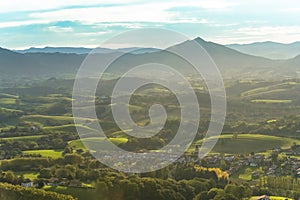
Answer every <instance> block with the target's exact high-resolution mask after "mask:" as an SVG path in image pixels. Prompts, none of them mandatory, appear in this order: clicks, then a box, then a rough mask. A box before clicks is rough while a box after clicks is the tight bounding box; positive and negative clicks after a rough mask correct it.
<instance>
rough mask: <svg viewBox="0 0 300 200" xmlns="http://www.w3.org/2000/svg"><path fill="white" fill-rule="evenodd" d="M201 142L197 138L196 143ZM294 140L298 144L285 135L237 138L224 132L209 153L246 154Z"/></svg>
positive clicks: (286, 143)
mask: <svg viewBox="0 0 300 200" xmlns="http://www.w3.org/2000/svg"><path fill="white" fill-rule="evenodd" d="M208 140H209V139H208ZM202 142H203V140H199V141H197V142H196V144H202ZM294 142H296V143H297V144H300V140H296V139H291V138H286V137H276V136H268V135H260V134H238V136H237V138H235V139H234V138H233V135H232V134H226V135H221V136H220V138H219V140H218V142H217V144H216V145H215V147H214V148H213V151H212V152H211V153H225V154H239V153H244V154H246V153H251V152H256V153H257V152H266V151H267V150H270V149H273V148H279V147H281V148H288V147H290V146H292V145H293V143H294Z"/></svg>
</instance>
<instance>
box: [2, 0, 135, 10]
mask: <svg viewBox="0 0 300 200" xmlns="http://www.w3.org/2000/svg"><path fill="white" fill-rule="evenodd" d="M133 2H137V1H136V0H113V1H110V0H84V1H82V0H63V1H61V0H43V1H37V0H9V1H0V8H1V10H0V13H7V12H20V11H40V10H49V9H59V8H63V7H72V6H83V7H84V6H92V5H114V4H124V3H133Z"/></svg>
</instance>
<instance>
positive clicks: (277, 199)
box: [249, 196, 293, 200]
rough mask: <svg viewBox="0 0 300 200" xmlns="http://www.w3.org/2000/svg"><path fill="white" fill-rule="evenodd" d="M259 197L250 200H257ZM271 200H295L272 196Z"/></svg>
mask: <svg viewBox="0 0 300 200" xmlns="http://www.w3.org/2000/svg"><path fill="white" fill-rule="evenodd" d="M256 198H257V197H251V198H250V199H249V200H255V199H256ZM270 200H293V199H290V198H287V197H278V196H270Z"/></svg>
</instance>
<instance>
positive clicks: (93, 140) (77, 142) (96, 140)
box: [68, 138, 128, 149]
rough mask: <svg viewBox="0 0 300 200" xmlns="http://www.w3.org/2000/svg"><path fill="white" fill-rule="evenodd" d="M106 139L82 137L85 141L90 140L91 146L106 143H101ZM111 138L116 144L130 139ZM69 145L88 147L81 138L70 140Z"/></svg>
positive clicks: (77, 147) (80, 147) (78, 147)
mask: <svg viewBox="0 0 300 200" xmlns="http://www.w3.org/2000/svg"><path fill="white" fill-rule="evenodd" d="M105 139H106V138H86V139H82V140H83V141H85V142H88V143H89V145H91V146H94V145H95V146H97V147H98V146H99V145H101V144H104V143H101V142H102V141H104V140H105ZM109 140H110V141H111V142H112V143H114V144H115V145H119V144H122V143H126V142H127V141H128V139H127V138H110V139H109ZM68 146H69V147H73V148H75V149H86V148H85V146H84V144H83V143H82V141H81V140H73V141H70V142H69V144H68Z"/></svg>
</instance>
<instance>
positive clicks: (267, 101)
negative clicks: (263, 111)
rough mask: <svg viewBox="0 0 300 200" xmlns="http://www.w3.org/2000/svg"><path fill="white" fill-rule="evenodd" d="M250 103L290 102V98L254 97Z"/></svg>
mask: <svg viewBox="0 0 300 200" xmlns="http://www.w3.org/2000/svg"><path fill="white" fill-rule="evenodd" d="M251 102H252V103H292V100H288V99H254V100H251Z"/></svg>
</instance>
